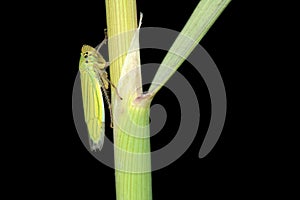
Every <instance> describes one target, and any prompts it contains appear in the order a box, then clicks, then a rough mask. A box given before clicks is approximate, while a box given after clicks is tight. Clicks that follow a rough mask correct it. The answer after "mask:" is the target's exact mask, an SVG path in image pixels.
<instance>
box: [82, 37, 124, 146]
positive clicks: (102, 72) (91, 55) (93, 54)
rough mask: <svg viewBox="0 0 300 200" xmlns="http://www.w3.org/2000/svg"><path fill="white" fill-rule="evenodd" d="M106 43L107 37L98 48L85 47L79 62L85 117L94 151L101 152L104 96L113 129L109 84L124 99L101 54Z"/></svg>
mask: <svg viewBox="0 0 300 200" xmlns="http://www.w3.org/2000/svg"><path fill="white" fill-rule="evenodd" d="M106 41H107V37H105V39H104V40H103V41H102V42H101V43H100V45H98V46H97V47H96V48H93V47H91V46H89V45H83V46H82V48H81V57H80V61H79V71H80V79H81V90H82V101H83V109H84V117H85V122H86V124H87V128H88V134H89V143H90V148H91V150H92V151H93V150H94V151H96V150H97V149H98V150H99V151H100V150H101V149H102V146H103V142H104V132H105V111H104V102H103V95H104V97H105V100H106V102H107V104H108V107H109V112H110V119H111V123H110V126H111V127H113V122H112V119H113V117H112V111H111V104H110V100H109V96H108V91H107V90H108V86H109V83H110V84H111V86H113V87H114V88H115V90H116V94H117V95H118V96H119V98H120V99H122V98H121V97H120V95H119V93H118V90H117V89H116V87H115V86H114V85H113V84H112V83H111V82H110V81H109V80H108V75H107V72H106V68H107V67H108V66H109V62H106V61H105V59H104V58H103V57H102V55H101V54H100V53H99V49H100V48H101V47H102V46H103V44H105V43H106Z"/></svg>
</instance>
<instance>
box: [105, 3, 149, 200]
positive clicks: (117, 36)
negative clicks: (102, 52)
mask: <svg viewBox="0 0 300 200" xmlns="http://www.w3.org/2000/svg"><path fill="white" fill-rule="evenodd" d="M106 15H107V29H108V30H107V31H108V38H109V43H108V48H109V60H110V77H111V81H112V83H113V84H114V85H116V86H118V89H119V93H120V95H121V97H122V98H123V100H119V99H118V97H116V96H115V95H112V103H113V104H115V106H114V105H113V109H114V110H113V113H114V145H115V149H114V155H115V179H116V196H117V199H118V200H151V199H152V186H151V157H150V128H149V112H150V102H151V99H149V98H148V99H144V100H143V99H142V98H140V100H136V98H137V97H139V96H141V95H142V90H141V72H140V68H139V67H140V66H139V65H140V60H139V52H138V51H137V52H133V53H131V54H130V55H128V54H127V53H126V52H127V50H128V49H129V48H130V43H131V42H132V38H133V33H134V32H133V30H136V29H137V16H136V0H106ZM130 31H131V32H130ZM124 33H126V34H124ZM137 41H138V40H137ZM124 53H125V54H124ZM131 55H133V56H131ZM126 56H128V57H127V58H126ZM125 58H126V63H127V64H124V61H125ZM128 58H129V59H131V60H129V62H128ZM137 66H138V67H137ZM131 69H135V70H134V73H132V74H130V76H127V77H126V76H125V77H124V78H123V74H124V70H125V71H126V72H129V71H130V70H131ZM125 74H126V73H125ZM121 76H122V77H121ZM120 78H122V80H124V79H125V81H123V82H122V84H119V85H118V84H117V83H118V82H119V81H120ZM126 78H127V79H128V81H127V80H126ZM120 85H121V86H120ZM114 92H115V91H114V89H112V94H113V93H114Z"/></svg>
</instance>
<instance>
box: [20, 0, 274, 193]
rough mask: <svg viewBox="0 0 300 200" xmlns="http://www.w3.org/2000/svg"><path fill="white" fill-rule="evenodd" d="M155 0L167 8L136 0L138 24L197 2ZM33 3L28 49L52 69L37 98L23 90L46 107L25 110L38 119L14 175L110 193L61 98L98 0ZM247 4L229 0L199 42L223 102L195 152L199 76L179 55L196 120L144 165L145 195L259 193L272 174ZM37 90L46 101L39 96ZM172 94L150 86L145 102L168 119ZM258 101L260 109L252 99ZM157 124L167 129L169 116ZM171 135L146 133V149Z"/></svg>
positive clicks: (205, 105) (182, 18) (110, 174)
mask: <svg viewBox="0 0 300 200" xmlns="http://www.w3.org/2000/svg"><path fill="white" fill-rule="evenodd" d="M164 2H168V3H170V4H171V5H172V6H171V8H170V6H167V5H166V4H167V3H166V4H165V5H163V4H162V1H158V0H152V1H146V0H141V1H139V0H138V1H137V9H138V12H143V14H144V18H143V24H142V26H144V27H151V26H153V27H164V28H169V29H173V30H176V31H180V30H181V29H182V28H183V26H184V24H185V22H186V21H187V20H188V18H189V16H190V15H191V13H192V12H193V10H194V8H195V7H196V5H197V4H198V1H197V0H189V1H185V2H182V1H170V0H168V1H164ZM43 7H44V8H45V13H43V12H44V11H43V10H41V11H38V12H41V14H46V15H47V16H49V17H48V18H45V19H43V20H42V21H41V22H40V23H41V26H39V25H37V28H38V29H39V31H38V32H35V33H34V36H41V35H42V37H41V39H42V40H41V43H40V45H39V48H35V51H38V52H39V53H42V55H43V57H42V58H43V59H44V58H54V59H47V62H48V60H49V63H47V62H46V63H44V64H45V66H48V65H51V67H55V68H52V69H55V70H45V75H47V77H48V76H49V77H50V79H51V82H50V83H49V82H48V83H45V85H44V90H42V91H41V90H39V89H36V90H35V91H33V92H34V93H38V94H39V98H41V97H42V100H39V99H34V100H33V101H34V103H35V107H38V108H39V107H40V108H41V109H42V108H43V109H44V108H45V107H46V108H47V110H49V111H47V113H43V114H41V115H40V117H38V119H36V118H35V119H34V120H32V124H35V125H36V124H38V125H41V127H42V129H40V128H37V126H34V127H35V129H36V130H34V131H32V132H38V133H37V134H34V138H35V139H37V140H38V141H37V142H34V145H30V146H29V145H28V146H29V147H28V148H27V149H30V151H28V152H27V151H26V155H28V157H32V155H34V156H33V157H34V159H33V160H31V159H30V161H28V162H27V161H18V162H19V163H20V164H22V166H24V167H23V168H22V169H23V170H20V173H19V174H20V175H22V178H21V180H22V185H26V183H27V182H28V180H31V181H32V182H34V183H35V184H34V186H32V187H34V188H35V189H38V190H39V191H42V192H44V193H45V194H47V195H54V196H57V197H58V196H59V195H66V196H74V197H76V196H78V195H84V196H86V198H99V199H101V197H105V198H103V199H115V180H114V170H113V169H110V168H108V167H106V166H104V165H103V164H101V163H99V162H98V161H97V160H96V159H95V158H94V157H93V156H92V155H90V153H89V152H88V151H87V150H86V149H85V147H84V146H83V145H82V143H81V141H80V139H79V137H78V135H77V132H76V129H75V125H74V122H73V116H72V106H71V103H72V89H73V83H74V80H75V76H76V74H77V72H78V62H79V57H80V49H81V46H82V45H83V44H90V45H92V46H96V45H97V44H98V43H99V41H100V40H102V39H103V37H104V35H103V29H104V28H105V27H106V16H105V3H104V2H101V1H99V0H90V1H84V2H83V1H79V2H72V3H71V4H70V5H65V4H57V5H55V8H54V9H53V10H51V9H50V12H49V11H46V7H47V5H46V4H45V5H43ZM251 7H252V4H251V2H249V3H245V2H244V3H243V4H242V3H241V1H234V2H231V3H230V4H229V6H228V7H227V8H226V9H225V11H224V12H223V13H222V14H221V16H220V17H219V19H218V20H217V21H216V23H215V24H214V25H213V27H212V28H211V29H210V30H209V32H208V33H207V34H206V36H205V37H204V38H203V39H202V41H201V42H200V44H201V45H202V46H203V47H204V48H205V49H206V51H207V52H208V53H209V54H210V56H211V57H212V58H213V59H214V61H215V63H216V64H217V66H218V69H219V71H220V73H221V75H222V78H223V81H224V84H225V88H226V93H227V103H228V107H227V117H226V122H225V126H224V129H223V132H222V134H221V137H220V139H219V141H218V143H217V144H216V146H215V147H214V149H213V150H212V151H211V152H210V153H209V154H208V155H207V156H206V157H205V158H203V159H199V158H198V153H199V149H200V146H201V144H202V141H203V138H204V136H205V135H204V134H205V131H206V130H207V127H208V124H209V116H210V100H209V94H208V91H207V88H206V86H205V83H204V81H203V80H202V78H201V77H199V76H198V75H196V73H193V71H190V68H189V64H188V63H187V62H185V63H184V64H183V65H182V66H181V67H180V69H179V71H180V72H181V73H182V74H183V75H184V76H185V77H186V78H187V79H188V80H189V82H190V83H191V85H192V86H193V88H194V90H195V91H196V93H197V97H198V98H199V99H201V101H200V102H201V103H200V110H201V122H200V125H199V127H200V128H199V132H198V134H197V137H196V139H195V140H194V142H193V143H192V145H191V146H190V148H189V149H188V150H187V151H186V152H185V153H184V154H183V155H182V156H181V157H180V158H179V159H178V160H176V161H175V162H174V163H172V164H171V165H169V166H167V167H166V168H164V169H161V170H159V171H155V172H153V173H152V185H153V199H178V196H179V195H183V196H186V198H188V199H200V198H202V197H203V195H209V196H215V195H222V197H240V196H239V193H242V194H243V196H244V195H245V196H247V197H249V196H251V195H253V196H255V195H256V194H258V193H259V192H264V193H268V189H267V188H266V187H265V185H267V184H270V183H275V184H274V185H276V179H277V177H275V176H273V172H272V170H271V169H272V167H270V166H271V165H270V162H271V160H273V158H274V155H276V154H277V155H279V154H278V152H277V151H273V150H271V147H270V146H269V145H267V144H266V142H265V140H264V139H263V138H265V136H266V134H269V132H268V131H266V130H265V129H264V128H263V127H264V124H265V123H266V121H265V118H264V113H265V112H266V110H267V109H268V108H266V107H264V105H267V104H269V102H267V101H266V100H265V99H264V98H263V97H262V96H261V94H262V93H265V92H266V90H265V89H266V88H268V83H266V85H262V86H260V87H259V89H258V87H256V86H257V85H258V82H259V81H260V80H261V79H262V78H263V77H262V75H261V73H260V72H261V68H260V66H258V65H257V59H253V58H257V57H258V55H256V53H255V51H254V50H255V49H257V48H258V47H257V46H256V43H255V40H254V39H253V36H257V35H259V37H262V38H264V37H265V35H264V34H263V33H262V32H261V31H259V30H260V29H259V28H258V27H257V24H256V23H254V21H255V16H256V14H257V12H254V11H253V10H252V9H251ZM51 8H52V7H51ZM38 18H39V17H38V16H36V17H35V18H34V19H35V20H37V19H38ZM267 21H268V20H266V22H267ZM266 24H267V23H266ZM255 28H256V29H255ZM254 30H256V31H254ZM257 30H258V31H257ZM44 33H47V34H46V35H44ZM42 41H43V42H42ZM44 41H47V42H46V44H49V43H50V46H51V47H52V48H49V49H47V50H50V53H49V54H48V53H45V54H44V51H43V50H41V49H42V48H41V47H44V46H45V42H44ZM256 52H257V51H256ZM153 55H155V56H153ZM164 55H165V52H160V51H149V52H147V51H145V52H142V55H141V56H142V63H146V62H160V61H161V59H162V58H163V56H164ZM49 56H50V57H49ZM261 64H262V63H261ZM39 79H40V76H36V77H35V81H38V80H39ZM199 82H200V83H199ZM261 87H262V88H261ZM268 89H270V88H268ZM268 91H269V90H268ZM45 100H47V105H45V103H43V102H45ZM176 102H177V100H176V99H175V98H173V97H172V95H170V94H169V93H168V91H167V90H162V91H160V93H159V94H158V95H157V96H156V97H155V99H154V100H153V103H160V104H162V105H164V106H165V107H166V109H167V112H168V117H170V119H169V118H168V120H170V121H171V120H173V121H174V120H175V121H176V120H177V117H178V116H179V114H178V113H179V110H178V109H176V106H175V107H174V105H176ZM258 105H259V106H262V107H263V109H262V108H260V109H256V108H257V106H258ZM172 117H173V118H172ZM46 119H47V120H46ZM106 119H109V118H108V117H107V118H106ZM37 121H38V122H37ZM40 121H41V122H40ZM107 123H109V122H107ZM165 126H166V127H164V130H165V131H166V132H165V133H167V132H168V131H167V129H169V128H172V127H174V124H172V123H167V124H166V125H165ZM107 127H108V125H107ZM106 134H107V135H108V137H109V138H112V137H111V134H112V132H111V130H110V129H106ZM172 137H174V135H166V134H164V133H163V132H162V133H160V134H158V135H157V136H155V137H154V138H152V140H151V142H152V143H151V146H152V148H153V149H158V148H160V147H163V146H164V145H166V144H168V142H170V141H171V139H172ZM104 145H105V144H104ZM31 150H32V151H31ZM23 154H25V151H24V153H23ZM22 157H23V156H22ZM25 157H26V156H25ZM28 157H26V158H28ZM24 175H25V176H24ZM23 176H24V178H23ZM27 192H29V191H28V190H27ZM88 196H90V197H88ZM243 196H242V197H243Z"/></svg>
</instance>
